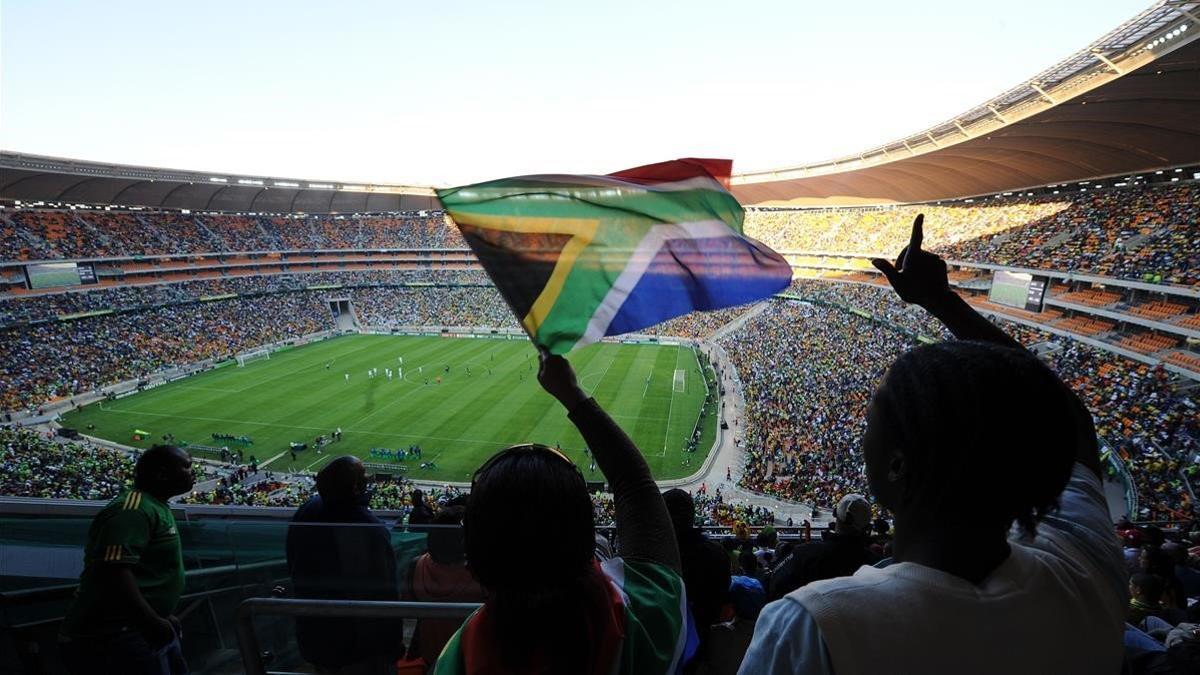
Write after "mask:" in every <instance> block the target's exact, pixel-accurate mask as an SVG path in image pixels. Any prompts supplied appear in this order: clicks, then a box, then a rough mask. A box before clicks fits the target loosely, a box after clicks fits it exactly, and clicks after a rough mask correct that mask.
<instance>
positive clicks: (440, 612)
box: [237, 598, 479, 675]
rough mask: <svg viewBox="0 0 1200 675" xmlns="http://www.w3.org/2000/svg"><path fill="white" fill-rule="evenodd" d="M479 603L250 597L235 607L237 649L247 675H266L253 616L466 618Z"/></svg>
mask: <svg viewBox="0 0 1200 675" xmlns="http://www.w3.org/2000/svg"><path fill="white" fill-rule="evenodd" d="M478 608H479V605H478V604H475V603H470V602H389V601H381V600H301V599H293V598H249V599H247V600H243V601H242V604H241V605H239V606H238V616H237V638H238V650H239V651H240V652H241V654H242V666H243V667H244V668H245V672H246V673H247V675H267V669H266V666H265V664H263V660H262V653H261V650H260V649H259V645H258V636H257V635H256V634H255V633H254V621H253V619H254V617H255V616H256V615H264V614H272V615H277V616H291V617H297V616H307V617H322V618H331V619H332V618H338V619H465V618H467V617H468V616H470V615H471V613H472V612H474V611H475V610H476V609H478Z"/></svg>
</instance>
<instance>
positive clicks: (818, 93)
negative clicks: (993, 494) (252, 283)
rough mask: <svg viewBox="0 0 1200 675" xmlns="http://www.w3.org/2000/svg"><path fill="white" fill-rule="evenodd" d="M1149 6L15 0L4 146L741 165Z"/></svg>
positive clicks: (913, 109)
mask: <svg viewBox="0 0 1200 675" xmlns="http://www.w3.org/2000/svg"><path fill="white" fill-rule="evenodd" d="M1148 4H1149V2H1148V0H1093V1H1086V0H1074V1H1068V0H1052V1H1047V0H1009V1H1008V2H1004V3H992V2H977V1H976V2H972V1H969V0H960V1H956V2H948V1H940V0H939V1H928V2H920V1H916V0H915V1H913V2H895V1H894V0H893V1H890V2H867V1H860V2H848V1H833V0H785V1H779V2H765V1H763V2H760V1H754V0H742V1H740V2H730V1H729V0H724V1H722V2H708V1H700V0H691V1H685V2H653V1H652V0H639V1H635V2H625V1H619V2H616V1H614V2H602V3H582V2H566V1H563V0H558V1H550V2H526V1H520V0H505V1H500V0H497V1H491V2H481V1H477V2H460V1H456V0H441V1H435V2H417V1H405V0H392V1H387V2H365V1H363V2H359V1H355V0H342V1H340V2H335V1H333V0H323V1H320V2H308V1H307V0H289V1H287V2H277V1H274V0H270V1H268V0H241V1H238V2H227V1H225V0H205V1H203V2H175V1H172V0H157V1H122V0H110V1H104V2H100V1H95V0H92V1H82V0H81V1H75V2H69V1H60V0H4V2H3V3H2V5H0V58H2V59H3V60H2V62H0V147H3V148H4V149H7V150H17V151H22V152H32V153H39V154H47V155H58V156H66V157H76V158H82V159H91V160H100V161H110V162H123V163H135V164H149V165H156V166H165V167H171V168H187V169H200V170H212V171H227V172H240V173H255V174H267V175H272V176H288V177H300V178H317V179H335V180H350V181H382V182H412V183H419V184H431V183H432V184H453V183H460V182H467V181H473V180H480V179H486V178H493V177H500V176H505V175H513V174H520V173H543V172H557V171H563V172H579V173H602V172H607V171H613V170H617V169H620V168H624V167H626V166H633V165H637V164H643V163H648V162H653V161H658V160H662V159H669V158H673V157H679V156H722V157H733V158H734V160H735V170H736V171H748V170H754V169H763V168H771V167H775V166H782V165H790V164H797V163H802V162H807V161H816V160H821V159H827V158H830V157H833V156H838V155H842V154H847V153H853V152H858V151H860V150H863V149H866V148H868V147H871V146H874V145H876V144H878V143H881V142H884V141H888V140H892V139H894V138H897V137H900V136H903V135H905V134H908V133H911V132H915V131H919V130H920V129H923V128H925V127H926V126H928V125H930V124H933V123H935V122H939V121H942V120H944V119H946V118H949V117H952V116H953V115H956V114H958V113H959V112H962V111H964V110H966V109H968V108H970V107H972V106H974V105H976V104H978V103H981V102H982V101H984V100H985V99H987V98H989V97H991V96H993V95H995V94H997V93H999V92H1000V91H1002V90H1004V89H1007V88H1008V87H1011V86H1013V85H1015V84H1017V83H1019V82H1021V81H1023V80H1024V79H1025V78H1028V77H1030V76H1032V75H1034V74H1035V73H1037V72H1038V71H1040V70H1042V69H1043V68H1045V67H1047V66H1049V65H1051V64H1052V63H1054V62H1055V61H1057V60H1059V59H1061V58H1063V57H1065V56H1067V55H1069V54H1071V53H1072V52H1074V51H1076V50H1078V49H1080V48H1082V47H1084V46H1086V45H1087V44H1088V43H1090V42H1091V41H1092V40H1094V39H1095V38H1097V37H1099V36H1100V35H1102V34H1103V33H1105V32H1107V31H1108V30H1110V29H1112V28H1113V27H1115V26H1116V25H1117V24H1118V23H1120V22H1121V21H1123V20H1125V19H1127V18H1129V17H1131V16H1133V15H1134V14H1136V13H1137V12H1139V11H1140V10H1141V9H1143V8H1144V7H1146V6H1148Z"/></svg>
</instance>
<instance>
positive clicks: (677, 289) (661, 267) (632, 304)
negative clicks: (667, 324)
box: [605, 232, 792, 335]
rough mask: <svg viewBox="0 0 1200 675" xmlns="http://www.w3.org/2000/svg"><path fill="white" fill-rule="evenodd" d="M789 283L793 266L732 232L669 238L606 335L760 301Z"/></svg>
mask: <svg viewBox="0 0 1200 675" xmlns="http://www.w3.org/2000/svg"><path fill="white" fill-rule="evenodd" d="M791 279H792V270H791V267H790V266H789V265H788V264H787V262H786V261H784V260H783V258H782V257H781V256H779V255H778V254H776V253H774V252H773V251H771V250H770V249H768V248H767V247H765V246H763V245H762V244H759V243H758V242H756V241H753V240H750V239H746V238H743V237H739V236H737V235H735V234H733V233H732V232H731V233H730V236H726V237H709V238H702V239H671V240H668V241H666V242H665V243H664V244H663V246H662V248H660V249H659V251H658V252H657V254H656V255H655V257H654V260H653V261H652V262H651V263H650V265H649V266H648V267H647V268H646V271H645V272H643V273H642V276H641V278H640V279H639V280H638V282H637V285H636V286H634V289H633V292H632V293H631V294H630V295H629V297H628V298H626V299H625V302H624V304H622V305H621V309H620V310H618V311H617V314H616V316H614V317H613V320H612V322H611V323H610V324H609V325H608V329H607V330H606V331H605V334H606V335H619V334H621V333H629V332H633V331H637V330H641V329H643V328H646V327H648V326H653V325H654V324H657V323H661V322H663V321H666V320H668V319H673V318H675V317H677V316H682V315H684V314H688V313H689V312H692V311H694V310H704V311H707V310H714V309H722V308H725V307H733V306H736V305H743V304H746V303H749V302H754V301H755V300H761V299H763V298H767V297H770V296H771V295H772V294H774V293H777V292H779V291H781V290H783V289H785V288H787V286H788V284H789V283H790V282H791Z"/></svg>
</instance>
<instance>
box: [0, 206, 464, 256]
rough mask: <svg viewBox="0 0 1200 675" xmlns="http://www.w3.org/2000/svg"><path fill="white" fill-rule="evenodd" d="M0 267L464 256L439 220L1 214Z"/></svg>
mask: <svg viewBox="0 0 1200 675" xmlns="http://www.w3.org/2000/svg"><path fill="white" fill-rule="evenodd" d="M0 234H3V237H0V242H2V243H0V260H50V259H60V258H94V257H128V256H149V255H170V254H185V253H210V252H213V253H215V252H242V251H290V250H305V251H312V250H322V249H367V248H370V249H383V248H390V249H397V248H460V249H461V248H466V244H465V242H463V240H462V237H461V236H460V235H459V233H458V229H457V228H455V227H453V226H452V225H450V224H449V223H448V222H447V221H446V219H445V218H444V217H443V215H442V214H441V213H440V212H433V213H430V214H428V215H421V214H419V213H410V214H395V215H361V216H360V215H295V216H236V215H221V214H183V213H171V212H140V211H130V212H125V211H105V210H99V209H73V210H51V209H5V210H2V211H0Z"/></svg>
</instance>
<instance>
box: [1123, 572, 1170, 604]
mask: <svg viewBox="0 0 1200 675" xmlns="http://www.w3.org/2000/svg"><path fill="white" fill-rule="evenodd" d="M1165 590H1167V585H1166V583H1164V582H1163V578H1162V577H1160V576H1158V575H1157V574H1146V573H1145V572H1141V573H1138V574H1135V575H1133V576H1132V577H1130V578H1129V595H1130V597H1131V598H1133V599H1134V600H1137V601H1138V602H1144V603H1146V604H1147V605H1157V604H1158V603H1159V602H1161V601H1162V595H1163V591H1165Z"/></svg>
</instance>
